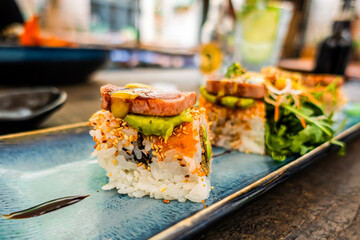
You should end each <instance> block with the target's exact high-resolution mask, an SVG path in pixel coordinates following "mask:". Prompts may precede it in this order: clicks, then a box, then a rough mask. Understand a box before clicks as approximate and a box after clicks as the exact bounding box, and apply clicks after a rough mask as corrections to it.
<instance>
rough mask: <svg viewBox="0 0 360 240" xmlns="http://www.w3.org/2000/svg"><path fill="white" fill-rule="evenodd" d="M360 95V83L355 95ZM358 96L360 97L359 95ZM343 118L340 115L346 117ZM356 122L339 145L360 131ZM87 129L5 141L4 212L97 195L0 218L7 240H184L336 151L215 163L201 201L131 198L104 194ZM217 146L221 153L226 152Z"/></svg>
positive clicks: (0, 164) (0, 180)
mask: <svg viewBox="0 0 360 240" xmlns="http://www.w3.org/2000/svg"><path fill="white" fill-rule="evenodd" d="M355 88H357V89H358V90H357V91H356V92H359V89H360V84H355V85H354V86H351V88H350V89H352V90H353V89H355ZM354 96H356V94H355V95H354ZM343 117H344V116H343V115H341V116H340V118H343ZM359 122H360V119H359V118H358V117H351V118H350V119H349V121H348V122H347V124H346V126H345V130H343V131H342V132H341V133H340V134H339V135H338V136H337V138H338V139H344V138H346V137H350V136H351V135H354V134H356V133H357V132H359V130H360V123H359ZM88 130H89V127H88V126H86V125H85V124H77V125H72V126H67V127H66V126H65V127H58V128H53V129H49V130H40V131H35V132H30V133H22V134H14V135H8V136H4V137H0V214H8V213H10V212H15V211H18V210H22V209H25V208H29V207H32V206H35V205H37V204H39V203H42V202H45V201H48V200H52V199H55V198H59V197H64V196H73V195H87V194H90V196H89V197H88V198H86V199H84V200H83V201H81V202H79V203H76V204H74V205H72V206H69V207H66V208H62V209H60V210H58V211H54V212H51V213H48V214H45V215H42V216H39V217H34V218H28V219H17V220H8V219H1V220H0V238H1V239H11V238H19V239H119V238H121V239H147V238H150V237H153V238H154V239H175V238H185V237H189V236H191V235H192V234H194V233H196V232H198V231H199V230H201V229H203V228H206V227H207V226H209V224H210V223H212V222H214V221H215V220H216V219H219V218H220V217H222V216H224V215H225V214H227V213H229V212H231V211H234V210H235V209H237V208H239V207H240V206H242V205H243V204H245V203H246V202H248V201H250V200H252V199H253V198H255V197H256V196H258V195H260V194H262V193H264V192H265V191H266V190H269V189H270V188H271V187H273V186H275V185H276V184H278V183H279V182H281V181H282V180H284V179H285V178H286V177H287V176H289V175H290V174H292V173H294V172H296V171H298V170H299V169H302V168H303V167H305V166H307V165H308V164H310V163H311V162H313V161H315V160H316V158H317V157H318V156H319V155H321V154H326V153H327V152H328V151H329V149H330V148H329V146H330V144H328V143H325V144H323V145H321V146H319V147H318V148H316V149H315V150H313V151H311V152H309V153H308V154H306V155H304V156H301V157H299V158H297V159H294V158H293V159H288V160H286V161H284V162H281V163H279V162H275V161H273V160H272V159H271V158H270V157H268V156H260V155H252V154H243V153H238V152H233V153H230V154H227V155H223V156H220V157H216V158H215V159H214V161H213V170H212V175H211V181H212V186H213V187H214V190H213V191H212V193H211V195H210V197H209V198H208V199H207V200H206V205H207V206H208V207H207V208H204V206H203V204H201V203H194V202H190V201H187V202H185V203H179V202H177V201H171V202H170V203H169V204H165V203H164V202H163V201H161V200H155V199H151V198H149V197H144V198H130V197H128V196H127V195H119V194H118V193H117V192H116V190H114V191H102V190H101V186H103V185H104V184H105V183H106V182H107V177H106V176H105V171H104V170H103V169H102V168H101V167H99V166H98V165H97V162H96V159H95V158H93V157H92V156H91V155H90V153H91V152H92V150H93V145H94V143H93V142H92V139H91V137H89V135H88ZM223 151H224V150H223V149H220V148H215V149H214V153H215V155H216V154H218V153H221V152H223Z"/></svg>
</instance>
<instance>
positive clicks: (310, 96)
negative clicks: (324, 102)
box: [301, 91, 321, 106]
mask: <svg viewBox="0 0 360 240" xmlns="http://www.w3.org/2000/svg"><path fill="white" fill-rule="evenodd" d="M301 95H304V96H305V97H307V98H309V100H310V101H312V102H313V103H315V104H316V105H318V106H321V103H320V102H319V101H318V100H316V98H315V97H314V96H313V95H312V94H311V93H308V92H306V91H302V93H301Z"/></svg>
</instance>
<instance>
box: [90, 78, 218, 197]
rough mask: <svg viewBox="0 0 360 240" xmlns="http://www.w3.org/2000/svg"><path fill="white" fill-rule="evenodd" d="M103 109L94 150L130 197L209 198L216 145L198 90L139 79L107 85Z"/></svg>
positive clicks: (96, 121)
mask: <svg viewBox="0 0 360 240" xmlns="http://www.w3.org/2000/svg"><path fill="white" fill-rule="evenodd" d="M101 95H102V108H103V110H102V111H98V112H97V113H95V114H93V116H92V117H91V118H90V121H89V124H90V125H91V126H93V127H94V129H93V130H91V131H90V134H91V136H92V137H93V139H94V141H95V142H96V144H95V151H94V154H95V155H96V156H97V158H98V162H99V165H100V166H101V167H103V168H104V169H105V170H106V172H107V176H108V177H109V183H108V184H107V185H105V186H104V187H103V189H104V190H110V189H113V188H116V189H117V190H118V192H119V193H122V194H128V195H129V196H130V197H143V196H146V195H149V196H150V197H153V198H157V199H165V201H167V200H178V201H180V202H184V201H186V200H187V199H188V200H191V201H194V202H201V201H202V200H204V199H206V198H208V197H209V193H210V190H211V186H210V170H211V155H212V150H211V145H210V142H209V137H208V136H209V131H208V123H207V120H206V115H205V109H203V108H193V105H194V104H195V101H196V93H194V92H179V91H164V90H160V89H154V88H149V87H147V86H144V85H139V84H128V85H127V86H125V87H117V86H114V85H106V86H103V87H102V88H101Z"/></svg>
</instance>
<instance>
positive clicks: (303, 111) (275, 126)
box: [265, 96, 343, 161]
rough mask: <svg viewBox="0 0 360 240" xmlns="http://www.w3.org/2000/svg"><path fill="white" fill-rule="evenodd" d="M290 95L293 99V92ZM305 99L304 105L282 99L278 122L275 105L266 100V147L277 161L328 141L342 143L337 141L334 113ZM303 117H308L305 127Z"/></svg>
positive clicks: (303, 100)
mask: <svg viewBox="0 0 360 240" xmlns="http://www.w3.org/2000/svg"><path fill="white" fill-rule="evenodd" d="M288 98H289V99H292V98H290V96H288ZM301 101H302V104H301V107H300V109H298V108H296V107H294V106H293V105H294V102H293V101H290V102H288V103H282V104H281V105H280V117H279V120H278V121H276V122H275V120H274V109H275V107H274V106H273V105H272V104H270V103H266V114H267V122H266V125H265V144H266V151H267V153H268V154H269V155H271V156H272V157H273V159H274V160H276V161H284V160H285V159H286V158H287V157H288V156H291V155H303V154H305V153H307V152H309V151H311V150H312V149H314V148H316V147H317V146H319V145H320V144H322V143H324V142H326V141H332V142H333V143H336V144H342V143H340V142H337V141H333V137H334V130H333V129H332V124H333V121H332V119H331V118H332V115H330V116H328V115H326V114H325V113H324V110H323V109H322V108H321V107H319V106H317V105H316V104H313V103H312V102H310V101H308V100H307V99H306V98H303V99H301ZM299 118H302V119H304V120H305V122H306V127H305V128H303V127H302V125H301V122H300V120H299ZM342 149H343V148H342Z"/></svg>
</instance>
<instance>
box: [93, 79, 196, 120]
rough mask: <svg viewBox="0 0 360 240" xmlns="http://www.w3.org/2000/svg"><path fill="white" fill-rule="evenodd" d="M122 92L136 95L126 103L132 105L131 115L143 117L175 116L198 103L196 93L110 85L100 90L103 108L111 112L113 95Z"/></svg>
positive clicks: (130, 108)
mask: <svg viewBox="0 0 360 240" xmlns="http://www.w3.org/2000/svg"><path fill="white" fill-rule="evenodd" d="M121 91H128V92H129V91H130V92H131V94H134V95H136V97H135V98H133V99H124V101H126V102H127V103H129V104H130V106H129V113H135V114H141V115H153V116H174V115H178V114H180V113H181V112H182V111H184V110H185V109H187V108H189V107H192V106H194V104H195V102H196V93H195V92H180V91H176V90H160V89H155V88H125V87H118V86H115V85H111V84H108V85H105V86H103V87H101V88H100V92H101V97H102V103H101V108H103V109H105V110H110V108H111V95H112V94H114V93H116V92H121Z"/></svg>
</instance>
